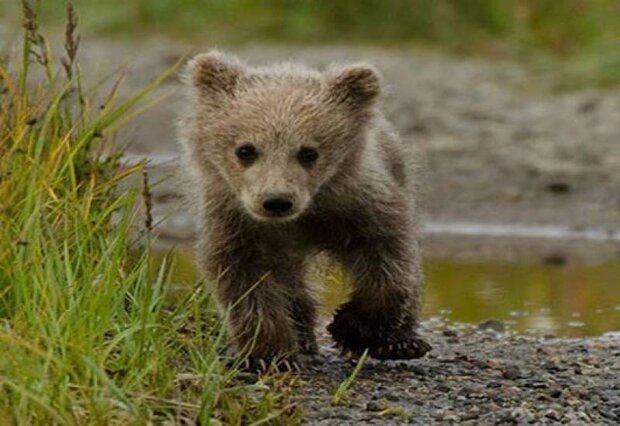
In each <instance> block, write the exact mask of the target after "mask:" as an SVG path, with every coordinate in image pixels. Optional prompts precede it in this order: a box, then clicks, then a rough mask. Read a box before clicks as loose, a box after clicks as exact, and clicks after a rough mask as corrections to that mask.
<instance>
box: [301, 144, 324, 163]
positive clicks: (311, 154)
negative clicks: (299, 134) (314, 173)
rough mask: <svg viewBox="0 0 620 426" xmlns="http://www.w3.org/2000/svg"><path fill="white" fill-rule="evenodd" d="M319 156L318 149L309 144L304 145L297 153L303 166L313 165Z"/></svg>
mask: <svg viewBox="0 0 620 426" xmlns="http://www.w3.org/2000/svg"><path fill="white" fill-rule="evenodd" d="M318 158H319V153H318V152H317V150H316V149H314V148H310V147H307V146H302V147H301V149H300V150H299V152H298V153H297V161H299V162H300V163H301V164H302V165H303V166H311V165H313V164H314V162H315V161H316V160H317V159H318Z"/></svg>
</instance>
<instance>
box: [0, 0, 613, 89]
mask: <svg viewBox="0 0 620 426" xmlns="http://www.w3.org/2000/svg"><path fill="white" fill-rule="evenodd" d="M19 3H20V2H19V0H2V2H1V3H0V16H4V17H5V18H8V20H11V19H17V18H18V17H19ZM74 3H75V4H76V6H77V7H78V10H79V13H80V17H81V22H82V31H83V32H84V31H85V32H88V33H95V34H100V35H108V36H130V37H147V36H152V35H154V34H159V35H166V36H170V37H175V38H181V39H185V40H202V41H203V42H204V41H207V42H209V43H212V44H222V43H224V44H243V43H247V42H256V41H272V42H295V43H328V44H333V43H355V44H373V45H392V46H394V45H416V46H418V47H425V48H430V49H441V50H445V51H448V52H451V53H458V54H473V55H483V56H487V57H491V58H496V59H502V58H512V59H515V58H516V59H522V60H526V61H528V63H530V64H533V65H536V66H542V67H545V66H553V65H556V66H557V65H558V63H555V64H553V63H552V62H553V61H552V60H560V61H561V62H562V67H558V70H560V72H561V74H562V77H563V79H562V81H561V82H558V83H562V84H569V85H575V84H595V85H603V84H614V83H617V82H618V81H620V49H618V37H619V36H620V2H618V1H617V0H563V1H556V0H502V1H498V0H470V1H466V0H340V1H329V0H297V1H294V0H266V1H261V2H256V1H252V0H229V1H225V0H133V1H130V2H129V1H123V0H100V1H96V0H76V1H74ZM39 8H40V16H41V18H42V19H43V21H44V22H45V23H47V24H50V25H54V24H56V25H62V22H63V19H64V15H65V13H64V9H65V0H45V1H41V2H40V6H39Z"/></svg>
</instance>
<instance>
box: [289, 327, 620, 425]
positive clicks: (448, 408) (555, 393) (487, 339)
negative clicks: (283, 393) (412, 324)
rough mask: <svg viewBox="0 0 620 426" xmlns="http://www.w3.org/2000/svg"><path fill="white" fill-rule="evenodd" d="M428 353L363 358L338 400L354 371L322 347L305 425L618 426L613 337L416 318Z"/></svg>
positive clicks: (618, 351)
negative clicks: (336, 401) (520, 331)
mask: <svg viewBox="0 0 620 426" xmlns="http://www.w3.org/2000/svg"><path fill="white" fill-rule="evenodd" d="M424 326H425V328H426V334H425V335H426V336H428V337H430V342H431V343H432V344H433V346H434V350H433V351H432V352H431V353H430V354H429V355H428V356H427V357H426V358H424V359H420V360H413V361H388V362H377V361H373V360H369V361H367V363H366V364H365V366H364V369H363V370H362V371H361V373H360V375H359V376H358V378H357V380H356V381H355V383H354V384H353V386H352V387H351V389H350V391H349V392H348V394H347V398H346V400H345V402H344V403H341V404H340V405H332V403H331V401H332V395H333V393H334V389H336V388H337V387H338V385H339V383H340V382H342V381H343V380H344V379H345V378H346V377H347V376H348V375H349V374H350V373H351V371H352V370H353V366H352V363H351V362H348V363H347V362H343V361H342V359H341V358H339V357H338V354H337V352H336V350H335V349H331V348H329V347H328V346H326V345H324V346H323V348H322V351H321V355H320V356H318V357H317V358H315V359H314V360H313V361H312V362H311V367H310V371H309V372H308V373H307V374H305V375H304V378H305V381H306V383H305V385H304V386H302V388H303V397H302V398H301V401H300V402H301V405H302V407H303V410H304V412H305V413H306V416H307V417H306V421H307V424H317V425H355V424H381V425H386V424H403V423H411V424H422V425H428V424H451V423H454V424H455V423H462V424H470V425H479V424H484V425H486V424H528V423H529V424H532V423H535V424H574V425H582V424H619V423H620V336H618V335H617V334H616V335H615V336H614V335H608V336H604V337H601V338H596V339H570V340H569V339H556V338H541V337H534V336H524V335H514V334H511V333H507V332H503V331H501V330H503V328H504V326H503V324H502V323H501V322H498V321H487V322H485V323H482V324H479V325H460V324H450V325H446V324H445V323H444V322H443V321H441V320H434V321H429V322H426V323H425V324H424Z"/></svg>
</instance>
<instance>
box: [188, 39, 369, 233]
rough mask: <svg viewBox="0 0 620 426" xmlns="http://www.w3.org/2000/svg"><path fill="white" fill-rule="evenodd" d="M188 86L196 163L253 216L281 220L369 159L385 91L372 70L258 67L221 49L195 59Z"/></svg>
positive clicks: (362, 67) (356, 67)
mask: <svg viewBox="0 0 620 426" xmlns="http://www.w3.org/2000/svg"><path fill="white" fill-rule="evenodd" d="M186 80H187V82H188V83H189V84H190V86H191V91H192V94H193V96H192V97H193V103H192V104H191V109H190V114H189V117H188V118H186V120H187V121H186V122H185V123H183V126H182V127H184V128H185V129H186V130H185V131H186V134H185V136H184V137H185V139H186V140H187V141H188V142H189V143H190V145H191V147H192V153H193V155H195V156H196V157H197V158H195V159H194V161H197V162H198V164H203V165H204V166H205V168H207V167H208V168H209V170H212V171H215V172H216V173H218V174H219V175H220V176H221V177H222V180H223V181H224V182H226V185H227V186H228V188H229V189H230V190H231V191H232V192H233V193H234V194H235V196H236V199H237V200H238V201H239V204H240V205H241V206H242V207H243V209H244V210H245V211H246V212H247V213H248V214H250V215H251V216H252V217H253V218H255V219H258V220H262V221H276V222H279V221H287V220H292V219H295V218H297V217H298V216H299V215H301V214H303V212H304V211H306V210H307V208H308V207H309V206H310V205H311V204H312V200H313V197H315V195H316V194H317V193H318V192H319V191H321V188H322V187H323V186H324V185H325V184H326V182H328V181H330V179H334V178H335V176H337V175H338V174H339V172H342V171H343V170H344V169H346V168H347V167H350V165H351V163H354V162H355V161H356V158H358V157H359V156H360V155H361V151H362V150H363V143H364V140H365V138H366V134H367V130H368V129H369V128H370V127H369V126H368V123H369V122H370V120H371V119H372V117H373V116H374V111H375V107H374V106H375V101H376V99H377V96H378V95H379V92H380V78H379V75H378V73H377V72H376V71H375V70H374V69H373V68H372V67H370V66H368V65H364V64H361V65H351V66H347V67H341V68H337V69H336V68H331V69H328V70H327V71H325V72H319V71H316V70H312V69H309V68H305V67H302V66H299V65H296V64H290V63H283V64H279V65H276V66H271V67H264V68H261V67H249V66H247V65H245V64H242V63H241V62H240V61H239V60H237V59H236V58H232V57H230V56H226V55H224V54H221V53H219V52H215V51H214V52H209V53H206V54H200V55H198V56H196V57H194V58H193V59H192V60H191V61H190V63H189V65H188V70H187V73H186ZM207 190H208V189H207Z"/></svg>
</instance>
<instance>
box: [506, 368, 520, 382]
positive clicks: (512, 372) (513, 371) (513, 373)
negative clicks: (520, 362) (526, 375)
mask: <svg viewBox="0 0 620 426" xmlns="http://www.w3.org/2000/svg"><path fill="white" fill-rule="evenodd" d="M502 376H503V377H504V379H508V380H514V379H518V378H520V377H521V370H519V369H518V368H517V367H507V368H505V369H504V371H503V372H502Z"/></svg>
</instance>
